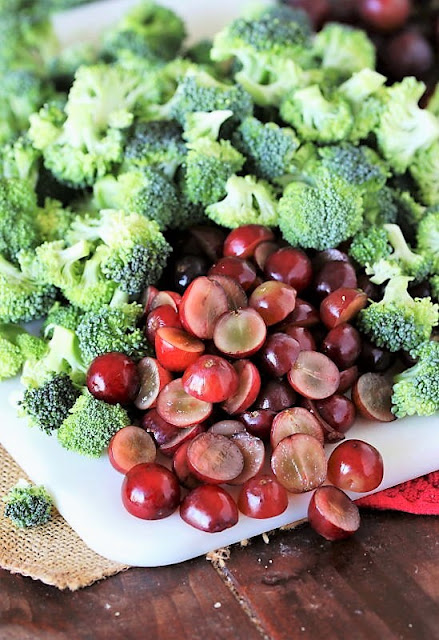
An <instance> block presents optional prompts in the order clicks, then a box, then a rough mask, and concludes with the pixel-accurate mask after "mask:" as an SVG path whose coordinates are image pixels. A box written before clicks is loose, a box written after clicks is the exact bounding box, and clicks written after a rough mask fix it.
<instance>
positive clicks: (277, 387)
mask: <svg viewBox="0 0 439 640" xmlns="http://www.w3.org/2000/svg"><path fill="white" fill-rule="evenodd" d="M295 401H296V394H295V393H294V391H293V390H292V388H291V387H290V385H289V384H288V383H287V382H285V380H269V381H268V382H266V383H265V384H264V385H263V386H262V388H261V391H260V392H259V395H258V397H257V398H256V402H255V407H256V408H257V409H269V410H270V411H276V412H277V411H282V409H288V407H292V406H293V404H294V403H295Z"/></svg>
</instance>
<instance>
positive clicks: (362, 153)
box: [318, 142, 389, 195]
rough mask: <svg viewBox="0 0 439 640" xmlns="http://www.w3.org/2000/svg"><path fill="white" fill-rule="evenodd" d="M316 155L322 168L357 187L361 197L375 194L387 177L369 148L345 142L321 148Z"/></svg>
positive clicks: (378, 160)
mask: <svg viewBox="0 0 439 640" xmlns="http://www.w3.org/2000/svg"><path fill="white" fill-rule="evenodd" d="M318 153H319V155H320V158H321V161H322V165H323V166H324V167H326V168H327V169H328V170H329V171H330V172H331V173H335V174H337V175H339V176H341V177H342V178H344V179H345V180H347V181H348V182H349V183H350V184H353V185H357V186H358V187H359V188H360V189H361V192H362V194H363V195H364V194H372V193H376V192H377V191H378V190H379V189H381V188H382V187H384V185H385V184H386V181H387V178H388V177H389V171H388V169H387V167H386V165H385V164H384V162H383V161H382V160H381V158H380V157H379V156H378V154H377V153H375V151H374V150H373V149H371V148H370V147H366V146H364V145H360V146H356V145H353V144H351V143H347V142H345V143H342V144H340V145H334V146H328V147H322V148H321V149H319V150H318Z"/></svg>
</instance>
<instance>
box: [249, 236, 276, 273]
mask: <svg viewBox="0 0 439 640" xmlns="http://www.w3.org/2000/svg"><path fill="white" fill-rule="evenodd" d="M278 249H279V245H278V244H276V243H275V242H261V244H258V246H257V247H256V249H255V255H254V258H253V259H254V261H255V262H256V265H257V266H258V267H259V269H260V270H261V271H263V270H264V267H265V263H266V261H267V258H268V257H269V256H271V254H272V253H274V252H275V251H277V250H278Z"/></svg>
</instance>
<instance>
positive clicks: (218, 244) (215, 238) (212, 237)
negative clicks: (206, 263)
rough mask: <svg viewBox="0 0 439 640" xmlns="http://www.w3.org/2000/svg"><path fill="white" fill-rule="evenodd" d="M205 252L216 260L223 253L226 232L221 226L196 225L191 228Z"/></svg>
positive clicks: (212, 259)
mask: <svg viewBox="0 0 439 640" xmlns="http://www.w3.org/2000/svg"><path fill="white" fill-rule="evenodd" d="M189 231H190V233H191V234H192V236H193V237H194V238H195V239H196V240H197V244H198V246H199V247H200V249H201V250H202V251H203V253H204V254H205V255H206V256H207V257H208V258H209V260H211V261H212V262H216V261H217V260H218V258H220V257H221V256H222V255H223V244H224V239H225V234H224V231H223V230H222V229H220V228H219V227H207V226H202V225H199V226H196V227H191V228H190V229H189Z"/></svg>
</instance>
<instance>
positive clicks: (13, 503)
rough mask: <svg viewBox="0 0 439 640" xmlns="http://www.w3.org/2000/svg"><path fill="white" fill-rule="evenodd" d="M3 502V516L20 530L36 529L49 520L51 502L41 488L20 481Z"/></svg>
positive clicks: (44, 490) (49, 497)
mask: <svg viewBox="0 0 439 640" xmlns="http://www.w3.org/2000/svg"><path fill="white" fill-rule="evenodd" d="M3 501H4V503H5V511H4V513H5V516H6V517H7V518H10V520H12V522H13V523H14V524H15V525H16V526H17V527H19V528H20V529H25V528H26V529H27V528H29V527H36V526H39V525H42V524H46V522H48V521H49V520H50V516H51V511H52V506H53V500H52V498H51V496H50V495H49V493H48V492H47V491H46V489H45V488H44V487H43V486H36V485H31V484H29V483H28V482H26V481H25V480H20V481H19V482H18V483H17V484H16V485H15V487H12V489H11V490H10V491H9V493H8V494H7V495H6V496H5V497H4V498H3Z"/></svg>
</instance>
